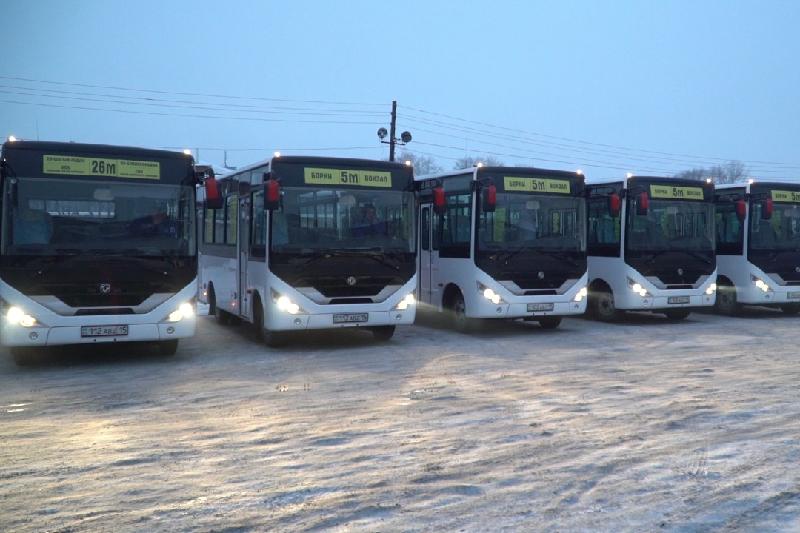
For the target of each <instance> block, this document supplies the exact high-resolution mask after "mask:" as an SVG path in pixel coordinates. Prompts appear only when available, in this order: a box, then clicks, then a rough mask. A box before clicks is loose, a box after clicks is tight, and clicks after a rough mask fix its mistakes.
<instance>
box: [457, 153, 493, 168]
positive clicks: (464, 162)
mask: <svg viewBox="0 0 800 533" xmlns="http://www.w3.org/2000/svg"><path fill="white" fill-rule="evenodd" d="M478 163H482V164H483V165H484V166H487V167H502V166H503V162H502V161H500V160H499V159H497V158H496V157H493V156H490V155H488V156H486V157H475V156H469V155H465V156H464V157H462V158H461V159H457V160H456V162H455V164H454V165H453V170H461V169H462V168H472V167H474V166H475V165H477V164H478Z"/></svg>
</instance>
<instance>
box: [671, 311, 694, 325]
mask: <svg viewBox="0 0 800 533" xmlns="http://www.w3.org/2000/svg"><path fill="white" fill-rule="evenodd" d="M690 314H692V311H691V310H689V309H668V310H666V311H664V316H666V317H667V319H668V320H672V321H674V322H678V321H679V320H685V319H686V317H688V316H689V315H690Z"/></svg>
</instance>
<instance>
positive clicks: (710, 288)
mask: <svg viewBox="0 0 800 533" xmlns="http://www.w3.org/2000/svg"><path fill="white" fill-rule="evenodd" d="M715 292H717V284H716V283H712V284H711V285H709V286H708V288H707V289H706V294H707V295H709V296H711V295H712V294H714V293H715Z"/></svg>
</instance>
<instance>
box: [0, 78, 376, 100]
mask: <svg viewBox="0 0 800 533" xmlns="http://www.w3.org/2000/svg"><path fill="white" fill-rule="evenodd" d="M0 79H4V80H15V81H25V82H30V83H43V84H50V85H61V86H70V87H85V88H89V89H107V90H116V91H130V92H141V93H150V94H164V95H178V96H201V97H207V98H226V99H231V100H262V101H266V102H296V103H304V104H328V105H343V106H346V105H366V106H384V105H386V103H384V102H381V103H377V102H346V101H336V100H299V99H293V98H270V97H265V96H241V95H230V94H214V93H195V92H176V91H163V90H158V89H143V88H139V87H121V86H115V85H92V84H90V83H74V82H65V81H56V80H41V79H33V78H23V77H19V76H0Z"/></svg>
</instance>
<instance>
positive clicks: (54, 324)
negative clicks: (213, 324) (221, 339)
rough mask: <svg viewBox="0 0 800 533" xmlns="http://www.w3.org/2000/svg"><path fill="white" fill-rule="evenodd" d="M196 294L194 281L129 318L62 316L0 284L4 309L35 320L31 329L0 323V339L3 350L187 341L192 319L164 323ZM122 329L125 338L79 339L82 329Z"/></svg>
mask: <svg viewBox="0 0 800 533" xmlns="http://www.w3.org/2000/svg"><path fill="white" fill-rule="evenodd" d="M196 294H197V279H194V280H193V281H192V282H191V283H190V284H189V285H187V286H186V287H184V288H183V289H181V290H180V291H179V292H177V293H175V294H174V295H173V296H171V297H170V298H168V299H167V300H166V301H165V302H163V303H162V304H160V305H159V306H157V307H156V308H155V309H153V310H152V311H150V312H148V313H142V314H129V315H81V316H63V315H59V314H57V313H55V312H54V311H51V310H50V309H48V308H47V307H44V306H43V305H41V304H39V303H37V302H35V301H34V300H32V299H31V298H29V297H27V296H25V295H24V294H22V293H21V292H19V291H18V290H16V289H15V288H13V287H11V286H10V285H8V284H6V283H4V282H3V281H0V297H2V299H3V300H4V301H5V308H6V309H7V308H8V307H10V306H17V307H19V308H21V309H23V310H24V311H25V312H26V313H27V314H29V315H31V316H33V317H34V318H36V321H37V325H36V326H34V327H31V328H26V327H22V326H19V325H11V324H9V323H8V322H7V321H6V320H5V317H1V319H2V328H0V337H1V338H2V344H3V345H4V346H49V345H60V344H100V343H113V342H138V341H167V340H175V339H183V338H187V337H191V336H193V335H194V333H195V329H196V328H197V318H196V314H195V316H192V317H188V318H184V319H183V320H181V321H180V322H167V316H168V315H169V314H170V313H171V312H173V311H175V310H176V309H178V306H179V305H180V304H182V303H185V302H190V301H192V299H193V298H194V297H195V295H196ZM111 325H126V326H128V334H127V335H120V336H108V337H81V327H82V326H111Z"/></svg>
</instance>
